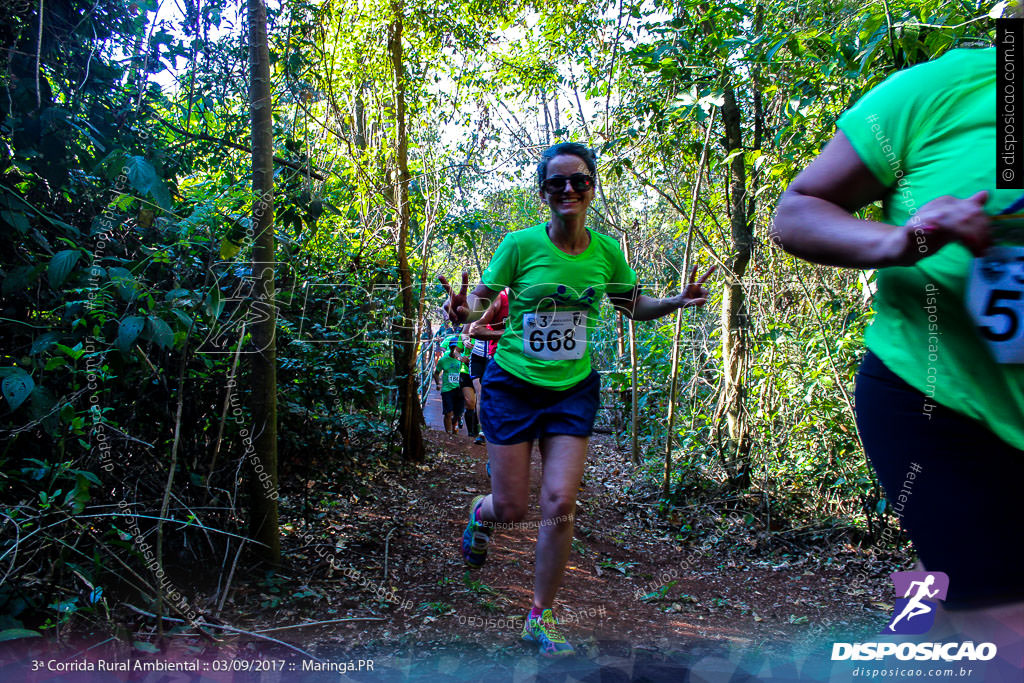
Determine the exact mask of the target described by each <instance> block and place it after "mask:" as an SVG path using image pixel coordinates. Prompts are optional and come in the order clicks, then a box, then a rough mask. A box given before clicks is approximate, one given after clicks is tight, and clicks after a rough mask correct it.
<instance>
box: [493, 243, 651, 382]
mask: <svg viewBox="0 0 1024 683" xmlns="http://www.w3.org/2000/svg"><path fill="white" fill-rule="evenodd" d="M589 233H590V244H589V245H587V248H586V250H584V251H583V253H582V254H577V255H576V256H571V255H569V254H567V253H565V252H564V251H562V250H561V249H559V248H558V247H556V246H555V245H554V244H553V243H552V242H551V239H550V238H549V237H548V234H547V224H541V225H535V226H533V227H532V228H526V229H525V230H518V231H516V232H512V233H509V234H508V235H506V236H505V239H503V240H502V242H501V244H500V245H498V250H497V251H496V252H495V253H494V256H493V258H491V263H490V265H488V266H487V270H485V271H484V274H483V277H482V278H481V279H482V281H483V284H484V285H485V286H487V287H489V288H490V289H493V290H494V291H496V292H498V291H501V290H502V289H504V288H505V287H508V288H509V290H510V291H509V304H508V309H509V313H508V320H507V322H506V326H505V334H503V335H502V336H501V340H500V341H499V342H498V351H497V353H496V354H495V356H494V360H495V362H496V363H498V365H500V366H501V367H502V368H503V369H504V370H506V371H507V372H510V373H512V374H513V375H515V376H517V377H519V378H520V379H522V380H524V381H527V382H530V383H531V384H536V385H539V386H543V387H548V388H552V389H567V388H569V387H571V386H573V385H574V384H577V383H579V382H580V381H582V380H583V379H585V378H586V377H587V375H589V374H590V348H589V346H588V344H587V340H588V339H590V338H592V337H593V330H594V322H595V319H596V318H597V313H598V304H599V303H600V301H601V296H602V295H604V294H605V292H609V293H611V294H624V293H627V292H630V291H632V289H633V287H634V286H635V285H636V273H635V272H633V269H632V268H630V267H629V264H628V263H626V259H625V257H624V256H623V255H622V250H621V249H619V245H618V244H617V243H616V242H615V240H614V239H612V238H611V237H608V236H607V235H602V234H600V233H596V232H594V231H592V230H591V231H589Z"/></svg>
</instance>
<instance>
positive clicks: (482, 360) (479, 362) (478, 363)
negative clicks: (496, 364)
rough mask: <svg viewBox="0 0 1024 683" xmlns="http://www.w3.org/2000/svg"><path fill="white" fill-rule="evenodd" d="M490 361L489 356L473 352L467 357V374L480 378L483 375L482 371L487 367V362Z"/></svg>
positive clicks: (473, 377)
mask: <svg viewBox="0 0 1024 683" xmlns="http://www.w3.org/2000/svg"><path fill="white" fill-rule="evenodd" d="M488 362H490V358H488V357H487V356H478V355H476V354H473V355H472V356H470V357H469V376H470V377H471V378H472V379H480V378H481V377H483V376H484V371H485V370H486V369H487V363H488Z"/></svg>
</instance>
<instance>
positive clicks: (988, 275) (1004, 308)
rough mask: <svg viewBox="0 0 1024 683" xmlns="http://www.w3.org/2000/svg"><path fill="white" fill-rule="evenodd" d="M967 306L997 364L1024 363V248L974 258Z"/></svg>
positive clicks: (998, 250)
mask: <svg viewBox="0 0 1024 683" xmlns="http://www.w3.org/2000/svg"><path fill="white" fill-rule="evenodd" d="M966 305H967V310H968V311H969V312H970V314H971V318H972V319H973V320H974V324H975V327H976V329H977V330H978V334H980V335H981V338H982V339H984V340H985V343H986V344H988V348H989V349H990V350H991V351H992V355H993V356H994V357H995V359H996V362H999V363H1024V247H993V248H992V249H989V251H988V253H987V254H986V255H985V256H983V257H981V258H976V259H974V261H973V262H972V264H971V273H970V276H969V277H968V280H967V298H966Z"/></svg>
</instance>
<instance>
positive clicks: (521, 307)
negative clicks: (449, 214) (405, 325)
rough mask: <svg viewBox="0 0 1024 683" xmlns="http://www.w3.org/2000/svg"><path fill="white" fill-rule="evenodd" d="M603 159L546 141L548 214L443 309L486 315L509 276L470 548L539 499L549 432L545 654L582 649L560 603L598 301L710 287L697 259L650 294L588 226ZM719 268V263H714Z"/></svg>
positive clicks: (489, 372) (619, 303) (472, 556)
mask: <svg viewBox="0 0 1024 683" xmlns="http://www.w3.org/2000/svg"><path fill="white" fill-rule="evenodd" d="M596 171H597V167H596V163H595V160H594V156H593V154H592V153H591V152H590V150H589V149H587V148H586V147H584V146H583V145H580V144H577V143H561V144H558V145H555V146H553V147H550V148H548V149H547V150H545V151H544V153H543V155H542V158H541V161H540V163H539V164H538V166H537V179H538V184H539V190H540V197H541V200H542V201H543V202H544V203H545V204H547V205H548V208H549V210H550V216H551V217H550V219H549V220H548V222H547V223H546V224H541V225H537V226H534V227H532V228H528V229H526V230H520V231H517V232H513V233H510V234H508V235H507V236H506V237H505V239H504V240H503V241H502V243H501V245H500V246H499V247H498V250H497V252H496V253H495V254H494V256H493V258H492V259H491V262H490V265H489V266H488V267H487V269H486V271H485V272H484V273H483V277H482V280H483V282H482V284H480V285H478V286H477V287H476V289H474V290H473V292H472V293H471V294H469V295H468V296H467V294H466V291H467V289H468V278H469V276H468V273H466V272H463V273H462V286H461V288H460V290H459V291H457V292H454V291H452V288H451V287H450V286H449V285H448V283H447V281H446V280H445V279H444V278H443V277H442V278H441V283H442V284H443V285H444V287H445V289H446V291H447V292H448V295H449V299H448V301H447V302H445V304H444V310H445V312H446V313H447V315H448V316H449V318H450V319H451V321H452V322H455V323H460V324H461V323H465V322H467V321H473V320H476V319H478V318H479V317H480V316H481V315H482V314H483V313H484V311H485V310H486V309H487V307H488V305H489V304H490V302H491V300H492V299H493V298H494V297H495V296H497V294H498V292H500V291H501V290H502V289H504V288H505V287H508V288H509V317H508V320H507V323H506V330H505V333H504V334H503V335H502V337H501V340H500V341H499V343H498V351H497V353H496V355H495V357H494V362H493V363H490V364H488V366H487V369H486V370H485V372H484V376H483V391H484V393H486V395H487V400H486V401H484V402H483V406H482V411H481V413H480V420H481V422H482V424H483V427H484V430H485V432H486V433H487V439H488V443H487V450H488V456H489V458H490V462H491V486H492V491H493V492H492V493H491V494H490V495H488V496H477V497H476V498H475V499H474V500H473V502H472V503H471V505H470V513H469V524H468V525H467V527H466V531H465V533H464V534H463V541H462V555H463V559H464V561H465V563H466V564H467V565H468V566H469V567H470V568H478V567H481V566H482V565H483V563H484V560H485V559H486V556H487V543H488V542H489V540H490V533H489V532H488V529H489V527H492V526H493V525H494V524H496V523H503V524H506V523H512V522H519V521H521V520H522V519H523V518H524V517H525V515H526V510H527V505H528V502H529V500H528V499H529V490H530V489H529V485H530V453H531V451H532V449H533V441H534V440H535V439H536V440H538V441H539V446H540V452H541V459H542V466H543V472H542V476H541V496H540V506H541V514H542V517H543V519H542V521H541V522H540V529H539V532H538V538H537V551H536V553H537V554H536V573H535V577H534V595H533V609H532V610H531V611H530V614H529V615H528V616H527V618H526V624H525V626H524V628H523V639H524V640H527V641H530V642H535V643H537V644H538V645H539V647H540V652H541V654H543V655H546V656H562V655H570V654H572V653H573V648H572V646H571V645H569V643H568V642H566V640H565V638H564V637H563V636H562V635H560V634H559V633H558V630H557V628H556V622H555V619H554V615H553V614H552V611H551V608H552V607H553V606H554V602H555V594H556V593H557V591H558V588H559V586H560V585H561V583H562V577H563V574H564V571H565V563H566V560H567V559H568V556H569V548H570V543H571V541H572V529H573V514H574V512H575V509H576V492H577V490H578V487H579V483H580V479H581V477H582V475H583V466H584V462H585V461H586V455H587V441H588V438H589V436H590V434H591V433H592V431H593V424H594V416H595V414H596V411H597V407H598V402H599V389H600V385H599V381H598V376H597V373H596V372H595V371H594V370H593V369H592V368H591V366H590V350H589V347H588V344H587V340H588V338H589V337H590V336H592V331H593V324H594V319H595V318H596V315H597V306H598V304H599V302H600V298H601V295H602V294H605V293H607V294H608V297H609V299H610V300H611V302H612V304H613V305H614V306H615V307H616V308H617V309H618V310H620V311H622V312H623V313H624V314H626V315H628V316H630V317H631V318H632V319H634V320H653V319H655V318H660V317H661V316H664V315H667V314H669V313H671V312H673V311H675V310H677V309H679V308H683V307H687V306H702V305H704V303H705V301H706V300H707V296H708V291H707V290H706V289H705V288H704V287H703V284H704V281H705V280H707V278H708V276H709V275H710V274H711V272H712V271H711V270H709V271H708V272H707V273H706V274H705V275H704V276H703V277H701V278H700V279H699V280H697V279H695V278H696V268H694V271H693V274H692V275H691V278H690V279H691V282H690V283H689V285H688V286H687V288H686V290H685V291H684V292H683V293H681V294H678V295H676V296H671V297H666V298H664V299H654V298H651V297H647V296H644V295H642V294H640V288H639V286H638V285H637V282H636V273H635V272H634V271H633V269H632V268H630V267H629V265H628V264H627V263H626V260H625V257H624V256H623V254H622V251H621V249H619V246H618V244H617V243H616V242H615V240H613V239H611V238H610V237H608V236H606V235H602V234H600V233H596V232H592V231H590V230H588V229H587V228H586V216H587V208H588V207H589V206H590V203H591V201H592V200H593V198H594V182H595V176H596ZM712 270H713V269H712Z"/></svg>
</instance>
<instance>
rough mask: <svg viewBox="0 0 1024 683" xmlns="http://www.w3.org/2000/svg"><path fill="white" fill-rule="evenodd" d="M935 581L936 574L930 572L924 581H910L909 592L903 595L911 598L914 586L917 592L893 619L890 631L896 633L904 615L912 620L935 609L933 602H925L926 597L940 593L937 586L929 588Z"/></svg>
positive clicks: (908, 619)
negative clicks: (897, 625) (933, 588)
mask: <svg viewBox="0 0 1024 683" xmlns="http://www.w3.org/2000/svg"><path fill="white" fill-rule="evenodd" d="M934 583H935V575H933V574H929V575H928V576H926V577H925V579H924V581H911V582H910V586H909V587H908V588H907V592H906V593H905V594H904V595H903V597H904V598H910V593H911V592H912V591H913V590H914V586H917V593H915V594H914V597H912V598H910V600H908V601H907V605H906V607H904V608H903V611H902V612H900V613H899V615H898V616H897V617H896V618H895V619H893V620H892V623H891V624H889V630H890V631H892V632H893V633H895V632H896V624H898V623H899V622H900V620H902V619H903V618H904V617H906V619H907V621H910V620H911V619H913V618H914V617H918V616H921V615H922V614H928V613H929V612H932V611H934V610H935V607H933V606H932V605H931V604H929V603H926V602H923V600H924V599H925V598H934V597H935V596H936V595H938V594H939V589H938V588H936V589H935V590H933V591H930V590H928V589H929V588H931V586H932V584H934Z"/></svg>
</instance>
